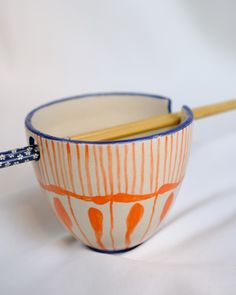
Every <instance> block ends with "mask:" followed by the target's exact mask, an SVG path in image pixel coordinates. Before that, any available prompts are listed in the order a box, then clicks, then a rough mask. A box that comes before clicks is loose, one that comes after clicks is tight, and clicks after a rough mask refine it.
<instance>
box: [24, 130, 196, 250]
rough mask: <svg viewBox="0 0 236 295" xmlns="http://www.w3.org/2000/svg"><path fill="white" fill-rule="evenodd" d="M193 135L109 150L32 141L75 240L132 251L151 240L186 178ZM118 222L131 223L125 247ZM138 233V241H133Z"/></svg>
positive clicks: (43, 178) (43, 177)
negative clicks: (136, 246)
mask: <svg viewBox="0 0 236 295" xmlns="http://www.w3.org/2000/svg"><path fill="white" fill-rule="evenodd" d="M191 131H192V125H189V126H187V127H185V128H184V129H182V130H180V131H178V132H176V133H172V134H168V135H165V136H161V137H157V138H155V139H151V140H148V141H147V140H146V141H137V142H132V143H130V144H128V143H124V144H122V143H120V144H111V145H109V144H104V145H102V144H99V145H96V144H91V145H90V144H75V143H68V142H56V141H52V140H50V139H43V138H41V137H38V136H34V139H35V141H36V143H37V144H38V146H39V150H40V156H41V158H40V161H38V162H35V163H34V167H35V169H36V172H37V178H38V181H39V182H40V185H41V186H42V188H43V189H44V190H46V191H47V192H48V194H49V198H52V200H54V201H52V202H51V203H52V206H53V207H54V210H55V211H56V213H57V215H58V217H59V219H60V220H61V221H62V223H64V225H65V226H66V227H67V228H68V229H69V230H70V231H71V232H72V234H73V235H74V236H76V237H77V238H79V239H81V240H82V241H83V242H84V243H85V244H87V245H90V246H92V247H95V248H100V249H108V250H114V249H120V248H122V247H123V248H125V247H132V246H133V245H135V244H137V243H140V242H142V241H143V240H144V239H146V238H148V237H149V236H150V235H152V234H153V233H154V232H155V231H156V228H157V226H158V224H159V223H160V221H161V220H162V219H163V218H164V217H165V215H166V213H167V211H168V210H169V207H170V205H171V204H172V201H173V199H174V197H175V190H177V189H178V186H179V185H180V183H181V182H182V179H183V176H184V171H185V168H186V163H187V159H188V155H189V148H190V142H191ZM30 135H31V136H33V135H32V134H30ZM81 202H87V203H88V204H91V206H89V207H88V206H86V207H84V208H85V209H83V207H80V210H86V212H84V214H82V215H83V217H82V216H80V215H79V213H78V212H79V211H78V206H80V204H81ZM94 205H96V207H94ZM97 206H98V207H97ZM123 206H126V207H123ZM127 206H128V208H129V210H128V212H127V210H126V209H124V208H127ZM107 210H108V211H109V214H107V213H106V211H107ZM147 212H149V213H147ZM147 214H148V215H147ZM84 216H87V218H85V217H84ZM107 216H109V218H107ZM144 217H145V218H144ZM120 218H124V220H126V222H127V230H126V231H124V233H123V238H124V240H123V242H122V241H120V240H118V239H117V237H116V233H117V231H119V230H120V231H122V229H119V219H120ZM87 228H90V231H89V232H90V234H89V235H88V234H87V232H88V231H87ZM128 228H129V229H128ZM106 231H108V235H107V234H106ZM137 231H138V232H139V239H138V240H134V238H132V237H133V236H135V237H136V234H137ZM134 233H135V235H133V234H134ZM105 236H106V239H105V238H104V237H105ZM122 243H123V246H122Z"/></svg>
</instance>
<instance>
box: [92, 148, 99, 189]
mask: <svg viewBox="0 0 236 295" xmlns="http://www.w3.org/2000/svg"><path fill="white" fill-rule="evenodd" d="M93 155H94V161H95V171H96V187H97V192H98V195H100V194H101V192H100V183H99V176H98V159H97V153H96V146H95V145H94V146H93Z"/></svg>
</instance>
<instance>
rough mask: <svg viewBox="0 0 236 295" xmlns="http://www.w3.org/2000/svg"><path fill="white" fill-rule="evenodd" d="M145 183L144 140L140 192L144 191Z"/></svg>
mask: <svg viewBox="0 0 236 295" xmlns="http://www.w3.org/2000/svg"><path fill="white" fill-rule="evenodd" d="M143 185H144V142H142V160H141V182H140V194H142V193H143Z"/></svg>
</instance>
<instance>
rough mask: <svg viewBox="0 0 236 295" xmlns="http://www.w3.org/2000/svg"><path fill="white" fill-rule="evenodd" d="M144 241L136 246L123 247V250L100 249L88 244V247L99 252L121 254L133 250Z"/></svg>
mask: <svg viewBox="0 0 236 295" xmlns="http://www.w3.org/2000/svg"><path fill="white" fill-rule="evenodd" d="M141 244H142V243H140V244H138V245H136V246H133V247H130V248H127V249H121V250H100V249H96V248H93V247H90V246H86V247H87V248H89V249H91V250H93V251H95V252H99V253H104V254H120V253H125V252H128V251H131V250H133V249H135V248H137V247H138V246H140V245H141Z"/></svg>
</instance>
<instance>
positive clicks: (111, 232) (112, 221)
mask: <svg viewBox="0 0 236 295" xmlns="http://www.w3.org/2000/svg"><path fill="white" fill-rule="evenodd" d="M110 226H111V227H110V237H111V243H112V248H113V249H115V241H114V237H113V228H114V216H113V202H112V201H111V202H110Z"/></svg>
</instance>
